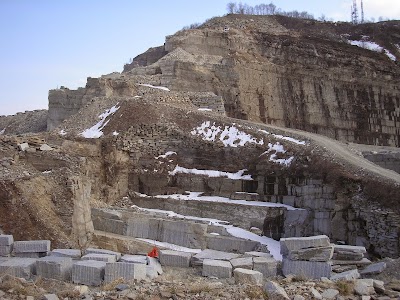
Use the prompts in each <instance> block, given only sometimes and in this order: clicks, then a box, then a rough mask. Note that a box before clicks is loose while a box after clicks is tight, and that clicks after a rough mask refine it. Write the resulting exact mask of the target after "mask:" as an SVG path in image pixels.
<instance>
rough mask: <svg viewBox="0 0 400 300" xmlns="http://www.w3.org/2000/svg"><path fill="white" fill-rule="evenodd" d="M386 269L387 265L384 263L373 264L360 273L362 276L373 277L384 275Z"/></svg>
mask: <svg viewBox="0 0 400 300" xmlns="http://www.w3.org/2000/svg"><path fill="white" fill-rule="evenodd" d="M385 269H386V263H385V262H384V261H381V262H378V263H376V264H371V265H369V266H367V267H366V268H364V269H362V270H361V271H360V274H361V275H371V274H379V273H382V272H383V271H384V270H385Z"/></svg>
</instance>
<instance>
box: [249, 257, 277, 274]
mask: <svg viewBox="0 0 400 300" xmlns="http://www.w3.org/2000/svg"><path fill="white" fill-rule="evenodd" d="M253 270H254V271H258V272H261V273H262V274H263V275H264V277H265V278H268V277H274V276H276V275H277V270H278V261H277V260H276V259H274V258H272V257H271V258H270V257H254V258H253Z"/></svg>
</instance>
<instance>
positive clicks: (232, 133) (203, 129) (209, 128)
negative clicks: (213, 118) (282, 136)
mask: <svg viewBox="0 0 400 300" xmlns="http://www.w3.org/2000/svg"><path fill="white" fill-rule="evenodd" d="M234 125H235V124H233V125H232V126H225V127H224V129H222V128H221V126H215V122H214V123H213V124H212V125H211V122H210V121H206V122H203V123H202V124H201V125H200V126H199V127H197V128H194V129H193V130H192V131H191V132H190V133H191V134H192V135H195V136H201V137H202V139H203V141H212V142H214V141H216V140H220V141H221V142H222V143H223V144H224V146H225V147H234V148H236V147H238V146H244V145H246V144H247V143H250V144H258V145H263V144H264V140H262V139H261V140H260V141H257V139H256V138H255V137H253V136H251V135H250V134H247V133H245V132H243V131H240V130H239V129H237V128H236V127H235V126H234Z"/></svg>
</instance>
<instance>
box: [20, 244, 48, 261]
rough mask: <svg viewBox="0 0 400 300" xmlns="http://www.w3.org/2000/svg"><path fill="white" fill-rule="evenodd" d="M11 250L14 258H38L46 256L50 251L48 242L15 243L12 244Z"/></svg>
mask: <svg viewBox="0 0 400 300" xmlns="http://www.w3.org/2000/svg"><path fill="white" fill-rule="evenodd" d="M13 248H14V250H13V251H14V255H15V256H16V257H28V258H39V257H44V256H46V255H47V253H48V252H49V251H50V241H49V240H37V241H17V242H14V244H13Z"/></svg>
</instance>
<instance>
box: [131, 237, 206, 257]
mask: <svg viewBox="0 0 400 300" xmlns="http://www.w3.org/2000/svg"><path fill="white" fill-rule="evenodd" d="M136 239H137V240H139V241H143V242H146V243H149V244H152V245H154V246H158V247H163V248H167V249H170V250H175V251H181V252H189V253H200V252H201V251H202V250H201V249H192V248H186V247H182V246H178V245H175V244H170V243H166V242H159V241H155V240H149V239H142V238H136Z"/></svg>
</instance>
